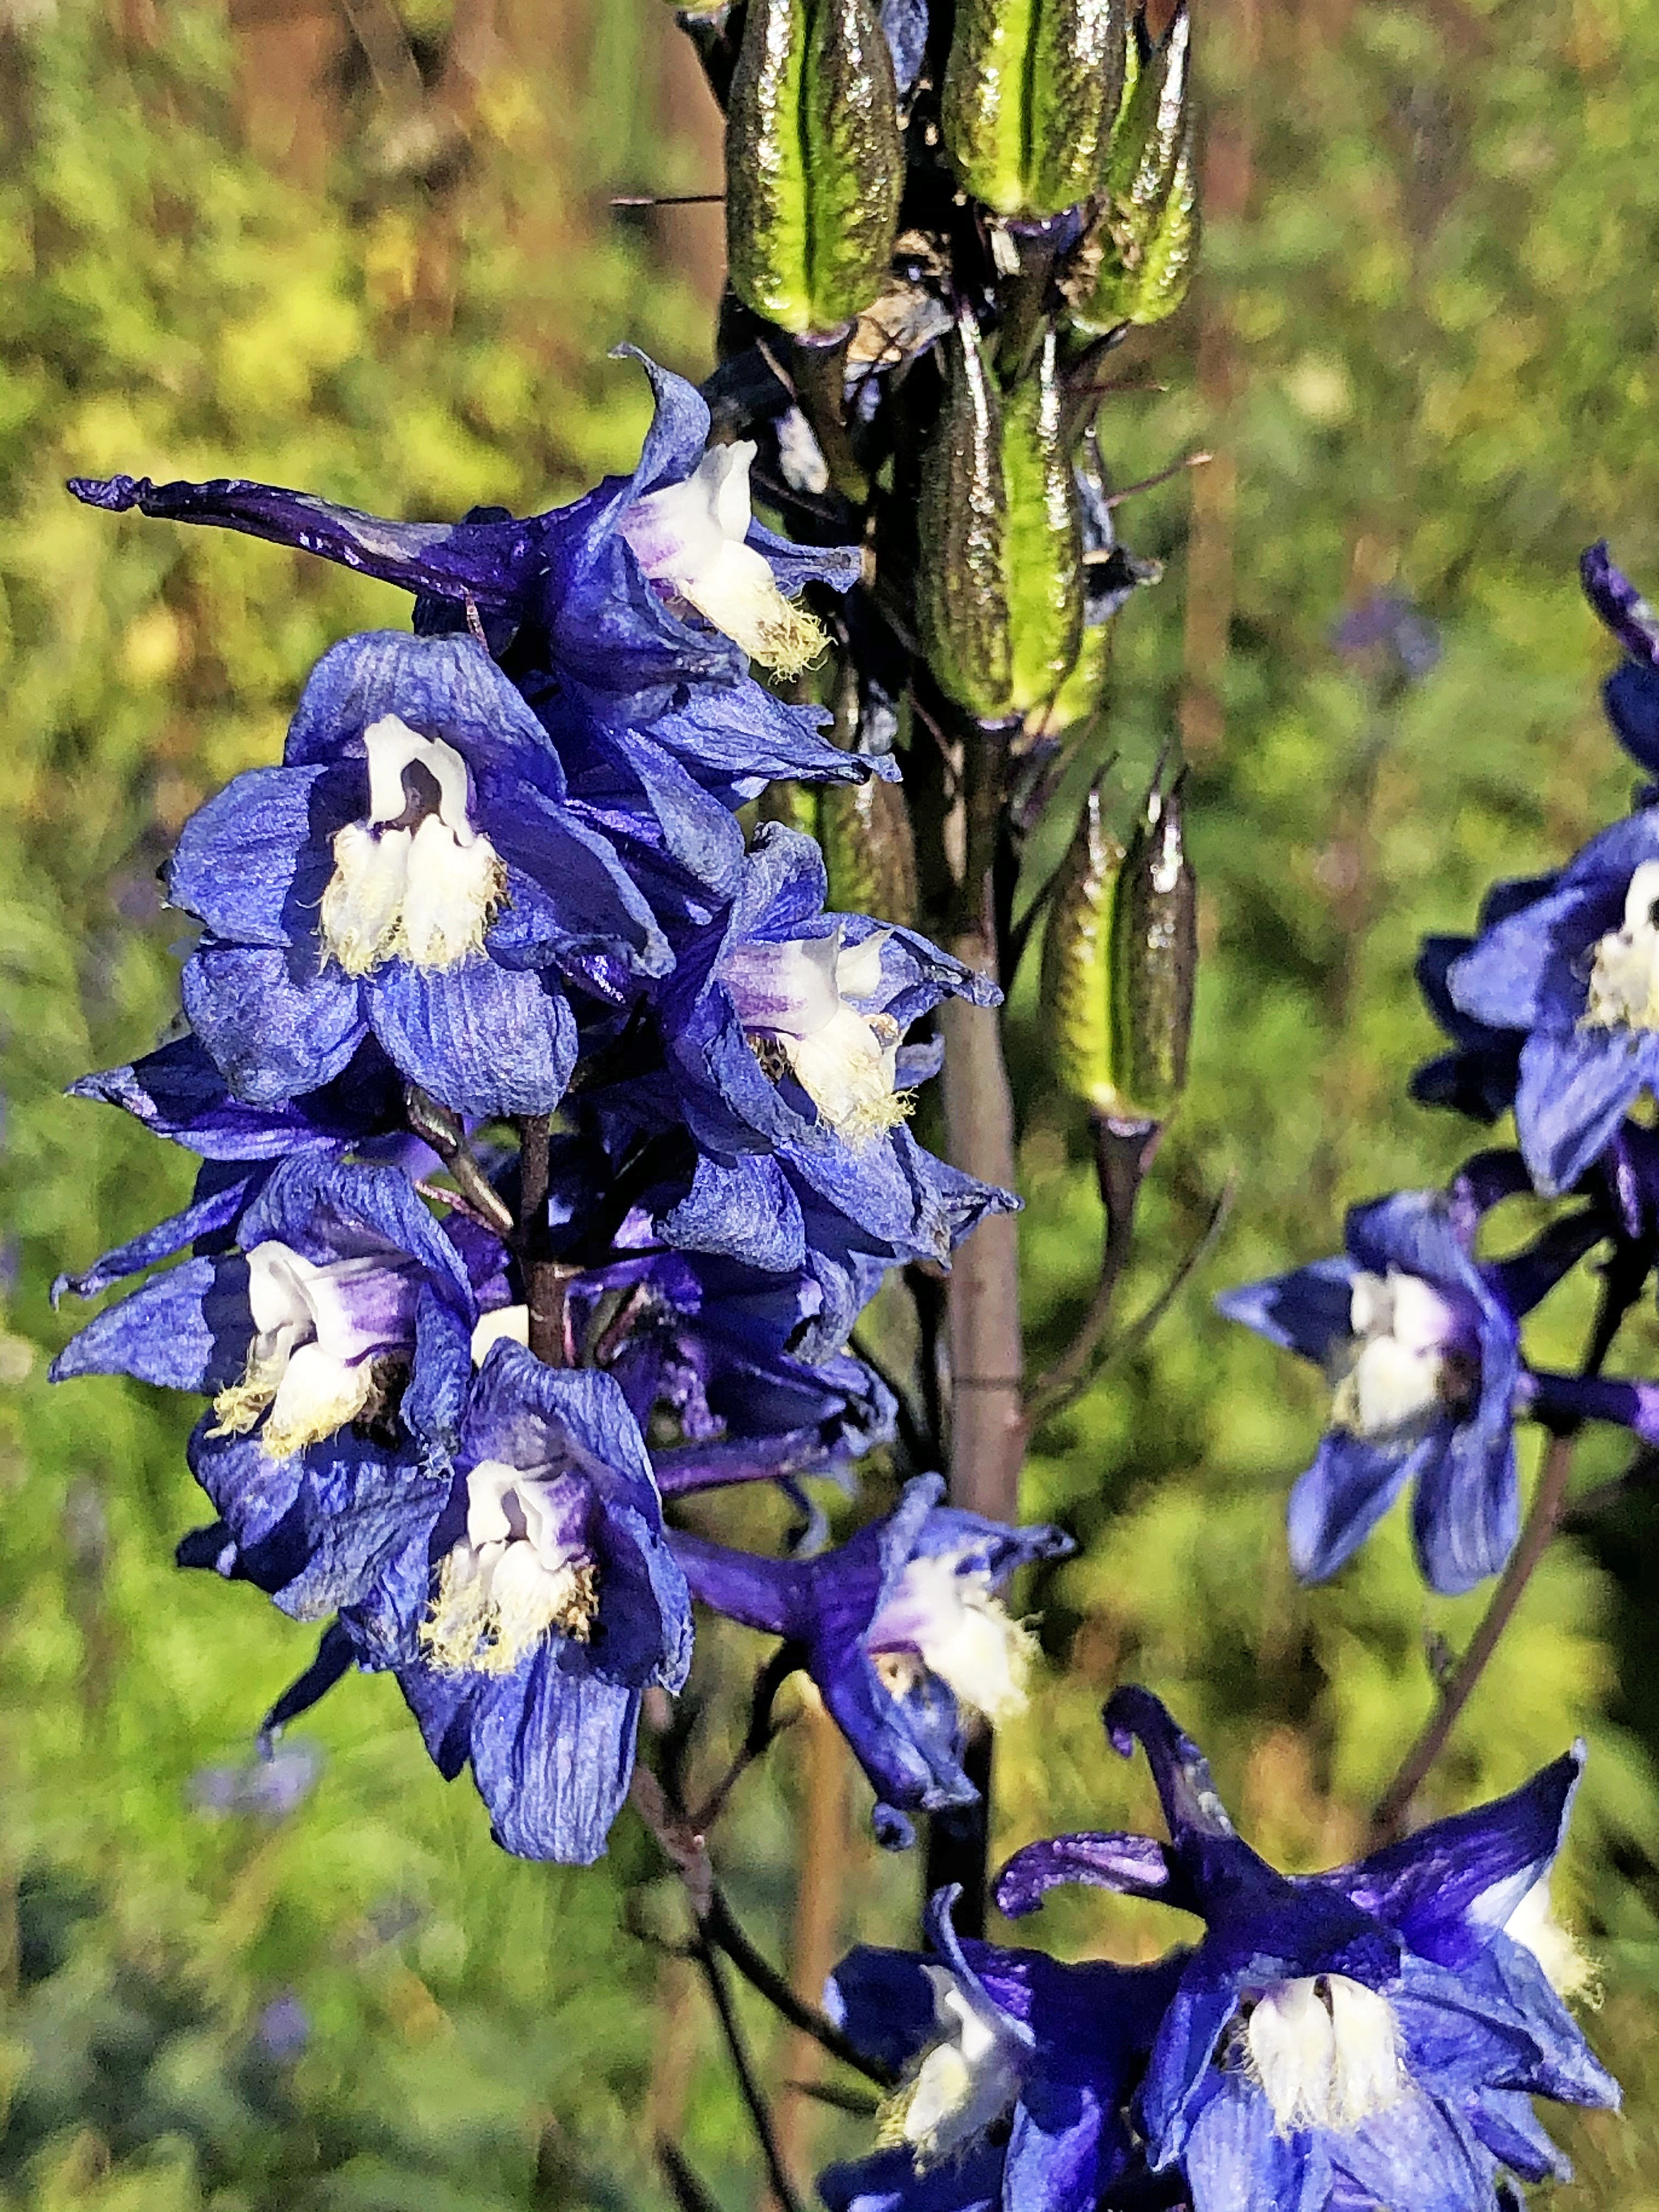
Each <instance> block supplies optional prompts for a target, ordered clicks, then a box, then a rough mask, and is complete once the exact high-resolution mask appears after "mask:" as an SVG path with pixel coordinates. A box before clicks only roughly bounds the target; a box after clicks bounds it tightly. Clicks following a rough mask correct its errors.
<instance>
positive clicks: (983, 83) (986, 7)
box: [939, 0, 1127, 219]
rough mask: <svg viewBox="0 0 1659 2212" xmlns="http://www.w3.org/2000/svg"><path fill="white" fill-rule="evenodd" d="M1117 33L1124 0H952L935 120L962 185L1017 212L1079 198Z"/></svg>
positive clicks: (1118, 49) (1111, 79)
mask: <svg viewBox="0 0 1659 2212" xmlns="http://www.w3.org/2000/svg"><path fill="white" fill-rule="evenodd" d="M1126 46H1127V38H1126V13H1125V6H1124V0H957V11H956V24H955V27H954V29H953V31H952V33H951V53H950V58H949V60H948V61H947V63H946V64H945V87H944V93H943V97H942V100H941V102H940V110H939V129H940V135H941V137H943V139H944V142H945V153H946V155H947V156H948V157H949V160H950V162H951V167H952V168H953V169H954V170H955V172H956V173H957V178H958V179H960V181H961V183H962V184H963V186H964V188H965V189H966V190H967V191H969V192H971V193H972V194H973V196H974V197H975V199H979V200H982V201H983V202H984V203H985V204H986V205H987V207H988V208H990V209H991V210H993V212H994V213H995V214H997V215H1000V216H1015V217H1019V218H1023V219H1035V218H1040V217H1042V216H1054V215H1059V214H1060V213H1061V212H1062V210H1065V209H1066V208H1069V207H1075V206H1076V205H1077V204H1078V202H1079V200H1085V199H1087V198H1088V197H1089V195H1090V194H1091V192H1093V191H1095V190H1096V189H1097V186H1098V184H1099V180H1100V170H1101V164H1102V161H1103V158H1104V155H1105V151H1106V144H1107V138H1108V134H1109V131H1110V128H1111V125H1112V120H1113V118H1114V117H1115V115H1116V113H1117V112H1118V102H1119V100H1120V97H1121V94H1122V90H1123V71H1124V56H1125V50H1126Z"/></svg>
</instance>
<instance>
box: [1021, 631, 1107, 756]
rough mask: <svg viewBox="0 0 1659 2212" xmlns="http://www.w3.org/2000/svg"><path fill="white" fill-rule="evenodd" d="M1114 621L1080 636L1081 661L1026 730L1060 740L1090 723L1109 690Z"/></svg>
mask: <svg viewBox="0 0 1659 2212" xmlns="http://www.w3.org/2000/svg"><path fill="white" fill-rule="evenodd" d="M1112 628H1113V621H1112V617H1108V618H1107V620H1106V621H1104V622H1097V623H1084V625H1083V628H1082V629H1081V631H1080V632H1079V636H1078V647H1077V658H1076V659H1074V660H1073V663H1072V665H1071V668H1070V670H1069V671H1068V672H1067V674H1066V680H1065V682H1064V683H1063V684H1061V685H1060V689H1059V690H1058V691H1056V692H1055V693H1054V696H1053V698H1052V699H1045V700H1044V701H1043V702H1042V705H1041V706H1040V707H1037V708H1035V709H1034V710H1032V711H1031V713H1030V714H1028V716H1027V718H1026V728H1027V729H1028V730H1029V731H1030V732H1032V733H1033V734H1034V735H1036V736H1040V737H1058V736H1060V734H1061V732H1064V731H1066V730H1069V729H1071V728H1073V726H1075V725H1076V724H1077V723H1079V722H1086V721H1087V720H1088V719H1089V717H1090V715H1091V714H1094V713H1095V712H1096V710H1097V708H1099V706H1100V704H1101V702H1102V698H1103V695H1104V692H1105V689H1106V671H1107V669H1108V668H1109V665H1110V664H1111V658H1112Z"/></svg>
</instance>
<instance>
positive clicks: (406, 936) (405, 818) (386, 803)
mask: <svg viewBox="0 0 1659 2212" xmlns="http://www.w3.org/2000/svg"><path fill="white" fill-rule="evenodd" d="M363 743H364V744H365V746H366V747H367V748H368V821H367V822H349V823H347V824H346V826H345V827H344V829H341V830H339V831H337V833H336V836H335V839H334V873H333V874H332V876H331V877H330V878H329V882H328V888H327V889H326V890H325V891H324V893H323V908H322V928H323V942H324V943H325V945H326V946H327V947H328V950H329V951H331V953H332V954H333V956H334V957H335V958H336V959H337V961H338V962H339V963H340V965H341V967H343V969H345V971H346V973H347V975H367V974H368V971H369V970H370V969H372V968H376V967H378V966H379V965H380V963H381V961H383V960H392V959H398V958H402V959H405V960H409V961H410V962H412V963H414V965H415V966H416V968H453V967H454V965H455V964H456V963H457V962H458V961H459V960H464V959H465V957H466V956H467V954H468V953H470V952H477V951H480V950H482V948H483V939H484V931H485V930H486V929H487V928H488V927H489V923H490V921H491V919H492V918H493V916H494V915H495V911H496V909H497V908H499V907H500V905H501V900H502V898H503V897H504V896H505V895H506V890H507V872H506V870H505V869H504V868H503V867H502V866H501V860H500V858H499V856H498V855H497V854H496V852H495V847H494V846H493V845H492V844H491V843H490V842H489V838H488V837H486V836H483V833H482V832H481V831H480V830H478V829H475V828H474V827H473V825H472V821H471V816H470V814H469V813H468V811H467V791H468V783H467V772H466V763H465V761H464V760H463V759H462V758H461V756H460V755H459V753H458V752H457V751H456V750H455V748H454V747H453V745H448V744H445V743H444V741H443V739H442V738H422V737H420V736H418V735H417V734H416V732H415V731H413V730H411V729H410V727H409V726H408V725H407V724H406V723H404V722H401V721H399V720H398V717H397V715H395V714H386V715H384V716H382V718H381V719H380V721H378V722H375V723H374V724H372V725H371V726H370V727H369V728H368V729H367V730H365V731H364V732H363Z"/></svg>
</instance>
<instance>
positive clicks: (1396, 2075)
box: [820, 1689, 1619, 2212]
mask: <svg viewBox="0 0 1659 2212" xmlns="http://www.w3.org/2000/svg"><path fill="white" fill-rule="evenodd" d="M1106 1726H1107V1730H1108V1734H1109V1737H1110V1739H1111V1741H1112V1743H1113V1744H1114V1746H1115V1747H1116V1749H1117V1750H1119V1751H1120V1752H1121V1753H1126V1754H1127V1753H1129V1752H1130V1751H1131V1750H1132V1749H1133V1744H1134V1741H1135V1740H1136V1739H1137V1738H1139V1741H1140V1742H1141V1744H1142V1746H1143V1747H1144V1748H1145V1750H1146V1756H1147V1759H1148V1760H1149V1761H1150V1763H1151V1765H1152V1774H1153V1778H1154V1779H1155V1781H1156V1783H1157V1784H1158V1795H1159V1797H1160V1799H1161V1801H1162V1802H1163V1807H1164V1816H1165V1819H1166V1820H1167V1821H1168V1823H1169V1829H1170V1841H1169V1843H1168V1844H1162V1843H1159V1842H1158V1841H1157V1840H1156V1839H1155V1838H1152V1837H1150V1836H1139V1835H1128V1834H1111V1833H1102V1832H1095V1833H1089V1834H1083V1835H1075V1836H1057V1837H1055V1838H1053V1840H1052V1841H1050V1842H1047V1843H1040V1844H1030V1845H1029V1846H1028V1847H1027V1848H1026V1849H1025V1850H1023V1851H1020V1852H1018V1853H1017V1854H1016V1856H1015V1857H1014V1858H1013V1859H1012V1860H1011V1861H1010V1863H1008V1865H1007V1866H1006V1867H1005V1868H1004V1869H1003V1871H1002V1874H1001V1875H1000V1879H999V1881H998V1884H997V1892H996V1894H997V1902H998V1904H999V1905H1000V1907H1001V1909H1002V1911H1004V1912H1005V1913H1006V1914H1007V1915H1008V1916H1009V1917H1011V1918H1018V1917H1020V1916H1021V1915H1023V1914H1024V1913H1027V1912H1030V1911H1032V1910H1033V1909H1034V1908H1035V1907H1036V1906H1037V1905H1040V1904H1041V1902H1042V1899H1043V1897H1044V1895H1045V1894H1046V1893H1047V1892H1048V1890H1050V1889H1052V1888H1054V1887H1056V1886H1057V1885H1058V1884H1060V1883H1064V1882H1084V1883H1089V1884H1091V1885H1093V1886H1094V1887H1098V1888H1103V1889H1109V1890H1115V1891H1117V1892H1118V1893H1120V1894H1121V1895H1126V1896H1131V1897H1139V1898H1149V1899H1155V1900H1157V1901H1158V1903H1160V1904H1164V1905H1172V1906H1174V1907H1175V1908H1176V1910H1178V1911H1182V1912H1183V1913H1188V1914H1195V1915H1196V1916H1197V1917H1199V1919H1200V1920H1201V1921H1202V1923H1204V1931H1203V1934H1202V1936H1201V1937H1200V1940H1199V1942H1197V1943H1196V1944H1195V1945H1194V1946H1193V1947H1192V1948H1190V1949H1187V1948H1183V1949H1179V1950H1176V1951H1174V1952H1172V1953H1170V1954H1169V1955H1168V1956H1167V1957H1165V1958H1164V1959H1162V1960H1158V1961H1157V1962H1155V1963H1152V1964H1148V1965H1146V1966H1115V1965H1112V1964H1110V1963H1109V1962H1108V1961H1106V1960H1084V1961H1082V1962H1081V1963H1079V1964H1078V1965H1074V1966H1068V1965H1065V1964H1062V1963H1061V1962H1060V1960H1055V1959H1052V1958H1050V1957H1048V1955H1047V1954H1045V1953H1042V1952H1040V1951H1028V1950H1012V1949H1006V1948H1000V1947H999V1946H996V1945H993V1944H989V1943H980V1942H963V1941H961V1940H960V1939H959V1938H958V1937H957V1934H956V1932H955V1930H954V1929H952V1927H951V1912H950V1908H951V1901H952V1899H951V1893H950V1892H948V1891H941V1892H940V1893H938V1894H937V1895H936V1896H935V1898H934V1899H933V1907H932V1910H931V1912H930V1915H929V1921H930V1928H929V1932H930V1936H931V1938H932V1942H933V1955H932V1956H931V1957H926V1958H923V1957H918V1956H915V1955H914V1954H911V1953H908V1952H902V1951H883V1950H874V1949H870V1948H864V1949H860V1950H856V1951H854V1952H853V1953H852V1954H850V1955H849V1956H848V1958H847V1959H845V1960H843V1961H842V1965H841V1966H840V1967H839V1968H838V1969H837V1970H836V1974H835V1976H834V1978H833V1979H832V1981H831V1984H830V1991H829V1994H830V1998H831V2003H832V2008H833V2010H834V2012H835V2014H836V2017H837V2019H838V2021H839V2023H840V2025H841V2026H842V2028H843V2030H844V2031H845V2033H848V2035H849V2036H851V2038H852V2039H853V2040H854V2042H855V2043H856V2044H858V2045H860V2046H861V2047H862V2048H863V2049H864V2050H865V2051H867V2052H868V2053H869V2054H870V2055H871V2056H872V2057H873V2058H875V2059H877V2060H878V2061H879V2062H881V2063H882V2064H883V2065H884V2067H885V2068H886V2069H888V2070H889V2071H890V2073H891V2074H892V2075H894V2076H895V2077H896V2080H897V2081H898V2085H899V2086H898V2087H896V2089H895V2091H894V2092H893V2093H892V2095H891V2097H890V2100H889V2101H888V2103H887V2105H886V2106H885V2107H884V2112H883V2119H882V2126H881V2138H882V2147H881V2148H878V2150H877V2151H876V2152H875V2154H873V2155H872V2157H870V2158H867V2159H865V2160H860V2161H859V2162H858V2163H856V2164H854V2165H848V2166H840V2167H832V2168H831V2169H830V2171H829V2172H828V2173H826V2174H825V2175H824V2176H823V2179H822V2181H821V2183H820V2189H821V2191H822V2193H823V2199H824V2202H825V2203H826V2204H827V2205H828V2206H829V2209H830V2212H994V2208H996V2207H999V2206H1000V2207H1003V2208H1006V2212H1095V2208H1096V2207H1097V2206H1101V2205H1109V2206H1114V2207H1125V2208H1127V2207H1133V2206H1142V2205H1146V2206H1152V2205H1175V2204H1190V2206H1191V2207H1192V2212H1325V2208H1327V2207H1329V2208H1331V2209H1332V2212H1364V2208H1373V2207H1379V2206H1405V2205H1410V2206H1413V2207H1414V2208H1422V2212H1492V2207H1494V2206H1495V2205H1496V2204H1498V2203H1504V2204H1505V2205H1512V2203H1513V2201H1514V2200H1513V2197H1512V2196H1511V2194H1510V2189H1509V2185H1508V2183H1507V2182H1506V2181H1504V2180H1503V2179H1500V2170H1502V2169H1507V2170H1508V2171H1509V2172H1512V2173H1516V2174H1519V2175H1522V2176H1523V2177H1524V2178H1526V2179H1530V2180H1537V2179H1542V2178H1543V2177H1544V2176H1546V2175H1549V2174H1560V2173H1563V2172H1565V2171H1566V2168H1565V2162H1564V2161H1563V2160H1561V2159H1560V2157H1559V2154H1558V2153H1557V2151H1556V2150H1555V2148H1554V2146H1553V2144H1552V2143H1551V2142H1550V2141H1549V2138H1548V2137H1547V2136H1546V2135H1545V2134H1544V2133H1543V2131H1542V2130H1541V2128H1540V2127H1539V2125H1538V2123H1537V2121H1536V2119H1535V2118H1534V2115H1533V2112H1532V2107H1531V2105H1530V2102H1529V2098H1530V2097H1531V2096H1532V2095H1534V2094H1541V2095H1544V2096H1548V2097H1553V2098H1555V2099H1558V2100H1564V2101H1565V2102H1569V2103H1572V2104H1580V2105H1602V2106H1606V2105H1616V2104H1617V2102H1618V2100H1619V2091H1618V2087H1617V2085H1616V2084H1615V2083H1614V2082H1613V2080H1612V2078H1611V2077H1610V2076H1609V2075H1607V2072H1606V2071H1605V2070H1604V2069H1603V2068H1602V2067H1601V2065H1600V2064H1598V2063H1597V2061H1596V2060H1595V2057H1594V2056H1593V2055H1592V2053H1591V2052H1590V2051H1589V2048H1588V2046H1587V2045H1586V2044H1585V2042H1584V2039H1583V2036H1582V2035H1581V2033H1579V2030H1578V2027H1577V2024H1576V2023H1575V2021H1573V2019H1572V2016H1571V2014H1570V2013H1569V2012H1568V2010H1567V2008H1566V2006H1565V2003H1564V2002H1563V1998H1564V1996H1569V1995H1572V1994H1574V1993H1576V1992H1577V1991H1579V1990H1582V1989H1583V1985H1584V1981H1585V1978H1586V1975H1587V1973H1588V1972H1589V1969H1588V1967H1587V1966H1586V1962H1585V1961H1584V1960H1583V1957H1582V1955H1581V1954H1579V1953H1578V1951H1577V1948H1575V1946H1574V1945H1573V1943H1572V1942H1571V1938H1570V1937H1568V1936H1566V1934H1565V1931H1564V1930H1563V1929H1561V1928H1560V1927H1559V1925H1558V1923H1556V1922H1555V1920H1554V1919H1553V1916H1552V1915H1551V1912H1550V1910H1549V1888H1548V1884H1549V1873H1550V1868H1551V1864H1552V1863H1553V1859H1554V1857H1555V1855H1556V1852H1557V1850H1559V1846H1560V1842H1561V1838H1562V1835H1563V1833H1564V1832H1565V1826H1566V1821H1567V1816H1568V1813H1569V1810H1570V1808H1571V1802H1572V1796H1573V1791H1574V1790H1575V1788H1576V1786H1577V1780H1578V1775H1579V1771H1580V1768H1581V1766H1582V1765H1583V1747H1574V1749H1573V1750H1572V1752H1571V1753H1569V1754H1568V1755H1567V1756H1566V1757H1565V1758H1562V1759H1557V1760H1556V1761H1555V1762H1554V1764H1553V1765H1551V1766H1547V1767H1546V1768H1545V1769H1544V1771H1542V1772H1541V1774H1538V1775H1536V1776H1534V1778H1533V1780H1532V1781H1530V1782H1529V1783H1528V1784H1526V1785H1525V1787H1524V1788H1522V1789H1521V1790H1516V1792H1515V1794H1514V1795H1513V1796H1510V1797H1506V1798H1504V1799H1502V1800H1500V1801H1499V1802H1497V1803H1495V1804H1491V1805H1484V1806H1481V1807H1480V1808H1477V1809H1476V1810H1474V1811H1473V1812H1470V1813H1464V1814H1457V1815H1455V1816H1454V1817H1453V1818H1451V1819H1449V1820H1439V1821H1437V1822H1435V1823H1434V1824H1433V1825H1432V1826H1430V1827H1427V1828H1424V1829H1422V1830H1420V1831H1419V1833H1417V1834H1416V1835H1414V1836H1413V1837H1412V1838H1409V1840H1408V1841H1407V1842H1405V1843H1403V1844H1394V1845H1391V1846H1389V1848H1387V1849H1384V1850H1380V1851H1377V1852H1376V1853H1374V1854H1373V1855H1372V1856H1371V1857H1370V1858H1366V1859H1362V1860H1360V1861H1358V1863H1356V1864H1354V1865H1352V1866H1346V1867H1337V1868H1334V1869H1332V1870H1331V1871H1330V1872H1329V1873H1328V1874H1319V1875H1299V1876H1287V1875H1281V1874H1279V1873H1276V1872H1275V1871H1274V1869H1273V1868H1272V1867H1270V1866H1269V1865H1267V1863H1266V1861H1265V1860H1263V1859H1262V1858H1261V1857H1258V1855H1257V1854H1256V1853H1255V1851H1254V1850H1251V1848H1250V1846H1249V1844H1247V1843H1245V1842H1244V1840H1243V1838H1242V1837H1240V1836H1239V1835H1238V1834H1237V1832H1236V1831H1235V1829H1234V1827H1233V1825H1232V1822H1231V1820H1229V1819H1228V1817H1227V1814H1226V1813H1225V1810H1224V1809H1223V1808H1222V1805H1221V1802H1220V1800H1219V1799H1218V1796H1216V1793H1215V1789H1214V1786H1213V1784H1212V1781H1211V1778H1210V1772H1209V1769H1208V1767H1207V1765H1206V1763H1205V1761H1204V1759H1202V1757H1201V1756H1200V1753H1199V1752H1198V1751H1197V1749H1196V1747H1194V1745H1193V1744H1192V1743H1191V1742H1190V1741H1188V1739H1187V1737H1186V1736H1184V1735H1182V1733H1181V1731H1180V1729H1178V1728H1177V1727H1176V1724H1175V1723H1174V1722H1173V1721H1172V1720H1171V1719H1170V1715H1169V1714H1168V1713H1167V1712H1166V1711H1164V1707H1163V1706H1162V1705H1160V1704H1159V1703H1158V1699H1156V1698H1154V1697H1152V1695H1151V1694H1150V1692H1147V1691H1146V1690H1140V1689H1121V1690H1119V1691H1118V1692H1116V1693H1115V1695H1114V1697H1113V1698H1112V1699H1111V1701H1110V1703H1109V1705H1107V1707H1106Z"/></svg>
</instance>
